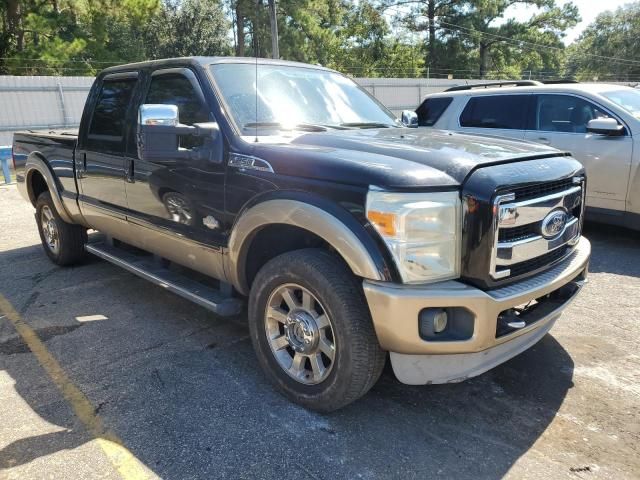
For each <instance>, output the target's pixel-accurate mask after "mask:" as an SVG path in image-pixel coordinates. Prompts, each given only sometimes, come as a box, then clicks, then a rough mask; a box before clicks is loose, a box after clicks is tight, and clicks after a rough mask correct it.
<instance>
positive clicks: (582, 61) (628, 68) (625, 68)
mask: <svg viewBox="0 0 640 480" xmlns="http://www.w3.org/2000/svg"><path fill="white" fill-rule="evenodd" d="M639 39H640V2H636V3H631V4H627V5H625V6H623V7H620V8H618V9H617V10H615V11H614V12H604V13H601V14H600V15H598V16H597V17H596V19H595V21H594V22H593V23H592V24H591V25H589V26H588V27H587V28H586V29H585V30H584V32H583V33H582V35H581V36H580V37H579V38H578V40H577V42H576V43H575V44H574V45H572V46H571V48H570V49H569V58H568V62H567V71H568V74H569V75H575V76H576V77H577V78H578V79H582V80H592V79H593V78H594V77H597V78H599V79H600V80H604V79H607V78H615V79H617V80H622V79H626V80H629V81H637V80H640V40H639Z"/></svg>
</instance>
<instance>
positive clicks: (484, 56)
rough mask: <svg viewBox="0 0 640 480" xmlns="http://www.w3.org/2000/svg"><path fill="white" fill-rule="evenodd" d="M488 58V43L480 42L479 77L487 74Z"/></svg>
mask: <svg viewBox="0 0 640 480" xmlns="http://www.w3.org/2000/svg"><path fill="white" fill-rule="evenodd" d="M488 60H489V45H488V44H486V43H483V42H480V72H479V73H480V78H485V77H486V75H487V67H488V65H487V64H488Z"/></svg>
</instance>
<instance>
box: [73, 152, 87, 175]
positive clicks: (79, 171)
mask: <svg viewBox="0 0 640 480" xmlns="http://www.w3.org/2000/svg"><path fill="white" fill-rule="evenodd" d="M86 171H87V154H86V153H82V161H81V162H77V165H76V176H77V177H78V178H84V177H85V172H86Z"/></svg>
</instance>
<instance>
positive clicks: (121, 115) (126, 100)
mask: <svg viewBox="0 0 640 480" xmlns="http://www.w3.org/2000/svg"><path fill="white" fill-rule="evenodd" d="M136 81H137V80H136V79H135V78H127V79H119V80H105V81H104V83H103V84H102V89H101V90H100V95H99V96H98V102H97V103H96V106H95V108H94V110H93V117H92V118H91V123H90V126H89V135H99V136H110V137H114V138H113V140H115V141H121V140H122V136H123V135H124V126H125V117H126V115H127V109H128V108H129V104H130V103H131V96H132V95H133V90H134V89H135V86H136Z"/></svg>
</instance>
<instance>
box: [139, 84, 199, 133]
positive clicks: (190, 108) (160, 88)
mask: <svg viewBox="0 0 640 480" xmlns="http://www.w3.org/2000/svg"><path fill="white" fill-rule="evenodd" d="M144 103H160V104H164V105H176V106H177V107H178V112H179V115H180V123H184V124H185V125H193V124H194V123H201V122H208V121H209V109H208V108H207V105H206V103H205V102H204V99H203V98H202V95H201V94H200V92H199V91H197V90H196V88H195V87H194V85H193V83H191V80H189V79H188V78H187V77H185V76H184V75H182V74H180V73H166V74H161V75H156V76H154V77H153V78H152V79H151V85H150V87H149V93H147V99H146V101H145V102H144Z"/></svg>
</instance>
